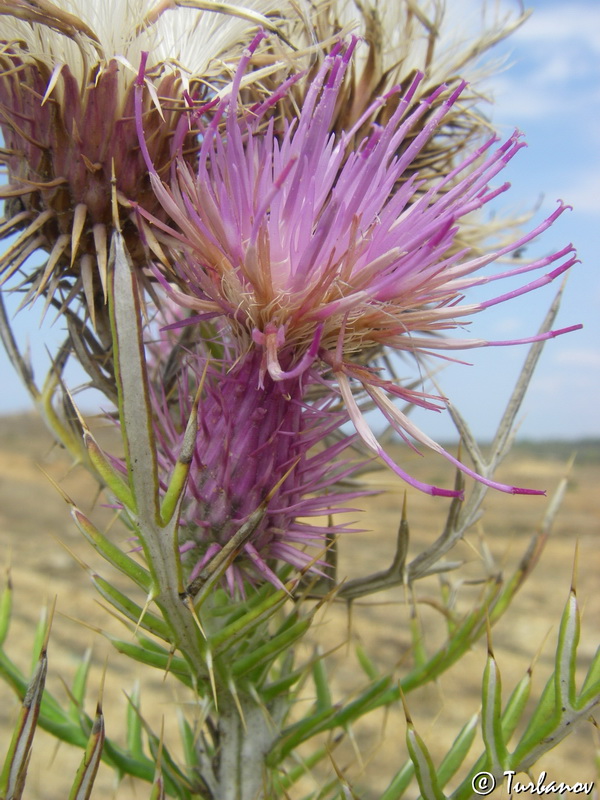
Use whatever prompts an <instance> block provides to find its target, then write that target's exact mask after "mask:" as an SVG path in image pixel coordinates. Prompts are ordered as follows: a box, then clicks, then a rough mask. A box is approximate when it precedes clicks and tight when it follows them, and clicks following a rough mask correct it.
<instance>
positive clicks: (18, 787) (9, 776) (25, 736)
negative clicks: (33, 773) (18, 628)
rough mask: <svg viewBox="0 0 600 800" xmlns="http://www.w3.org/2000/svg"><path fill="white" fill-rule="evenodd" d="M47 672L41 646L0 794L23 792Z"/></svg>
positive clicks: (16, 799)
mask: <svg viewBox="0 0 600 800" xmlns="http://www.w3.org/2000/svg"><path fill="white" fill-rule="evenodd" d="M47 671H48V658H47V656H46V651H45V649H43V650H42V652H41V653H40V656H39V660H38V663H37V665H36V668H35V670H34V673H33V677H32V679H31V681H30V682H29V685H28V687H27V692H26V693H25V697H24V699H23V704H22V707H21V712H20V714H19V719H18V721H17V726H16V728H15V730H14V733H13V737H12V741H11V743H10V746H9V748H8V753H7V756H6V761H5V762H4V767H3V769H2V774H1V775H0V797H3V798H4V797H5V798H10V800H20V798H21V796H22V794H23V789H24V788H25V779H26V776H27V766H28V764H29V755H30V752H31V744H32V742H33V737H34V735H35V730H36V726H37V721H38V717H39V713H40V704H41V701H42V695H43V692H44V684H45V682H46V673H47Z"/></svg>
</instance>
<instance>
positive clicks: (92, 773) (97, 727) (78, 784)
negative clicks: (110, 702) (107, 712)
mask: <svg viewBox="0 0 600 800" xmlns="http://www.w3.org/2000/svg"><path fill="white" fill-rule="evenodd" d="M104 739H105V732H104V717H103V715H102V708H101V707H100V704H98V708H97V709H96V716H95V719H94V724H93V726H92V730H91V733H90V738H89V741H88V745H87V747H86V749H85V753H84V755H83V759H82V761H81V764H80V765H79V769H78V770H77V775H76V776H75V782H74V783H73V786H72V787H71V792H70V794H69V800H88V799H89V797H90V795H91V793H92V789H93V788H94V780H95V779H96V775H97V773H98V767H99V766H100V760H101V758H102V749H103V746H104Z"/></svg>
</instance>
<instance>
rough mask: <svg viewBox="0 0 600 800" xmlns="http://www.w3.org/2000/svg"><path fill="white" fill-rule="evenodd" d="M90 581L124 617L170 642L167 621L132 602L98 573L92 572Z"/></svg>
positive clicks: (170, 634) (170, 636) (170, 637)
mask: <svg viewBox="0 0 600 800" xmlns="http://www.w3.org/2000/svg"><path fill="white" fill-rule="evenodd" d="M91 577H92V581H93V583H94V586H95V587H96V589H97V590H98V592H99V593H100V594H101V595H102V597H104V599H105V600H107V601H108V602H109V603H110V604H111V606H112V607H113V608H115V609H116V610H117V611H120V612H121V614H123V616H124V617H126V618H127V619H129V620H131V621H132V622H134V623H135V625H136V627H140V628H143V629H144V630H146V631H149V632H150V633H153V634H154V635H155V636H158V638H159V639H162V640H163V641H165V642H170V641H171V639H172V633H171V629H170V628H169V626H168V625H167V623H166V622H165V621H164V620H163V619H161V618H160V617H157V616H156V614H153V613H152V612H151V611H148V610H147V609H143V608H142V607H141V606H139V605H138V604H137V603H134V601H133V600H131V599H130V598H129V597H128V596H127V595H125V594H123V592H120V591H119V590H118V589H117V588H116V587H114V586H113V585H112V584H111V583H109V582H108V581H107V580H105V579H104V578H102V577H100V575H97V574H92V576H91Z"/></svg>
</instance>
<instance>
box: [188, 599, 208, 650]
mask: <svg viewBox="0 0 600 800" xmlns="http://www.w3.org/2000/svg"><path fill="white" fill-rule="evenodd" d="M185 603H186V605H187V607H188V608H189V610H190V613H191V615H192V618H193V620H194V622H195V623H196V625H197V626H198V629H199V631H200V633H201V634H202V636H203V637H204V639H205V640H206V641H208V636H207V635H206V633H205V631H204V628H203V627H202V623H201V622H200V617H199V616H198V612H197V611H196V607H195V606H194V601H193V599H192V595H191V594H188V595H187V596H186V598H185Z"/></svg>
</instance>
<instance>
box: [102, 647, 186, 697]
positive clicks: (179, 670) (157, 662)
mask: <svg viewBox="0 0 600 800" xmlns="http://www.w3.org/2000/svg"><path fill="white" fill-rule="evenodd" d="M105 636H106V638H107V639H108V640H109V642H110V643H111V644H112V645H113V647H114V648H115V649H116V650H118V652H119V653H123V654H124V655H126V656H128V657H129V658H132V659H134V660H135V661H140V662H141V663H142V664H147V665H148V666H149V667H156V669H160V670H162V671H163V672H171V673H172V674H173V675H174V676H175V677H176V678H177V679H178V680H180V681H181V682H182V683H183V684H185V685H186V686H187V687H189V688H190V689H191V688H193V681H192V678H191V676H190V670H189V666H188V664H187V662H186V661H184V660H183V658H179V657H178V656H174V655H171V654H170V653H169V652H168V651H164V652H157V651H156V650H150V649H148V648H147V647H141V646H140V645H138V644H134V643H133V642H131V641H124V640H123V639H118V638H117V637H116V636H111V635H109V634H105Z"/></svg>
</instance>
